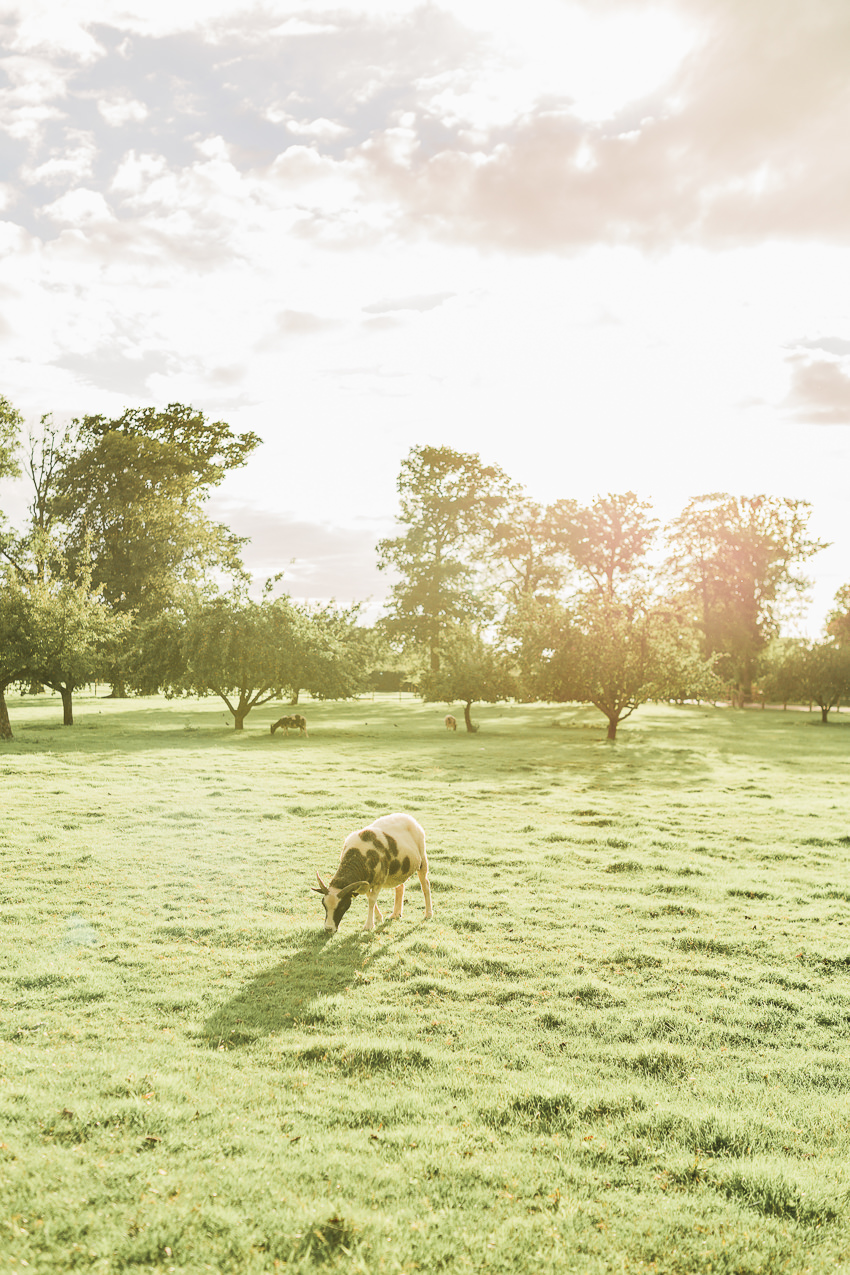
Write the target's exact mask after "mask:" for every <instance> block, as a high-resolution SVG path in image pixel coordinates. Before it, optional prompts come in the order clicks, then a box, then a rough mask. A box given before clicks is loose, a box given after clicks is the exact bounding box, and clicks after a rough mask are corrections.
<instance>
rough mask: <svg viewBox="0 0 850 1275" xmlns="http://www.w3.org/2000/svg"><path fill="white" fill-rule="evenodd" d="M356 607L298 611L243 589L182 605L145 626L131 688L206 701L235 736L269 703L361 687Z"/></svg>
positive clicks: (282, 600) (131, 664)
mask: <svg viewBox="0 0 850 1275" xmlns="http://www.w3.org/2000/svg"><path fill="white" fill-rule="evenodd" d="M357 614H358V608H357V607H353V608H349V609H347V610H346V609H340V608H337V607H335V606H333V605H327V606H323V607H315V608H303V607H302V608H299V607H297V606H295V605H294V604H293V603H292V601H291V599H290V598H288V597H279V598H273V597H272V596H271V592H270V590H267V591H266V593H265V595H264V597H263V599H262V601H259V602H258V601H255V600H254V599H252V598H250V597H248V595H247V593H246V592H245V590H244V589H236V590H234V591H232V592H231V593H229V594H223V595H216V596H210V597H205V598H204V597H201V598H196V599H194V600H190V601H188V602H187V603H186V604H185V606H184V607H183V608H182V609H181V610H179V611H178V610H172V611H169V612H165V613H163V615H161V616H159V617H157V618H156V619H154V620H152V621H150V622H148V624H147V625H145V626H144V627H143V628H142V629H141V630H140V632H139V637H138V640H137V642H136V645H135V647H134V649H133V651H132V653H131V655H130V657H129V660H128V669H129V670H130V673H129V676H130V677H131V679H132V685H134V686H136V687H137V688H138V689H140V690H150V689H152V688H159V687H163V688H164V689H165V690H166V691H167V693H169V694H171V695H206V694H214V695H217V696H219V698H220V699H222V700H223V702H224V703H225V704H226V706H227V708H228V710H229V711H230V712H231V713H232V714H233V719H234V728H235V729H236V730H242V729H243V726H244V722H245V718H246V716H247V715H248V713H250V711H251V710H252V709H253V708H256V707H257V706H258V705H260V704H265V703H267V702H268V701H269V700H271V699H281V698H283V697H287V698H289V697H297V694H298V692H299V690H302V689H303V690H307V691H309V692H310V694H311V695H314V696H316V697H317V698H326V699H330V698H333V699H345V698H347V697H348V696H350V695H353V694H354V693H355V692H356V691H357V690H358V689H359V688H360V686H361V684H362V680H363V677H364V667H365V665H366V663H367V660H368V655H369V653H370V646H369V643H368V641H367V640H366V639H365V637H364V638H361V637H360V635H359V633H358V630H357V628H356V625H355V621H356V618H357Z"/></svg>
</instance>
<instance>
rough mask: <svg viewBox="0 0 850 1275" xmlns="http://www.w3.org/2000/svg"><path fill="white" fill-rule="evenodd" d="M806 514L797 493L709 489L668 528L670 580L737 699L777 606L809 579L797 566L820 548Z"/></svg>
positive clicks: (747, 685) (771, 629) (747, 687)
mask: <svg viewBox="0 0 850 1275" xmlns="http://www.w3.org/2000/svg"><path fill="white" fill-rule="evenodd" d="M810 515H811V506H810V505H809V504H808V503H807V502H806V501H802V500H789V499H784V498H781V497H778V496H729V495H726V494H717V493H714V494H712V495H708V496H699V497H696V498H695V499H694V500H691V501H690V502H689V504H688V505H687V506H686V508H685V509H684V510H683V512H682V513H681V514H680V515H679V517H678V518H677V519H675V521H674V522H673V523H672V525H671V527H670V529H669V533H668V539H669V543H670V548H671V553H670V556H669V558H668V564H667V565H668V570H669V573H670V576H671V579H672V580H673V582H674V585H675V587H676V588H677V589H678V594H679V598H680V600H681V601H682V603H683V604H684V605H685V606H687V608H688V609H689V611H690V614H691V615H692V616H693V619H694V622H695V623H696V625H697V626H698V628H699V630H700V632H701V635H702V648H703V654H704V655H705V656H706V657H708V656H712V655H714V656H717V657H719V658H718V664H717V668H718V672H719V673H720V674H721V676H723V677H725V678H727V679H728V680H731V682H732V683H733V686H734V693H733V698H734V701H735V702H736V703H737V704H742V703H743V702H744V700H745V699H746V698H747V697H748V696H749V695H750V693H751V687H752V680H753V674H754V672H755V668H756V659H757V656H758V654H759V652H760V651H761V650H763V649H764V647H765V645H766V644H767V642H768V640H769V639H770V637H772V636H773V635H774V634H775V633H776V632H777V630H778V613H779V608H780V606H781V605H782V603H783V602H784V601H786V600H787V599H788V598H790V597H791V596H793V595H794V594H800V593H802V592H803V591H804V590H805V588H806V587H807V585H808V583H809V582H808V580H807V579H806V578H805V577H804V576H802V575H800V574H799V571H798V567H799V566H800V564H801V563H803V562H805V561H807V560H808V559H809V558H811V557H812V556H813V555H814V554H816V553H818V552H819V551H820V550H821V549H823V548H824V547H825V546H824V544H823V543H822V542H821V541H818V540H812V539H810V538H809V537H808V535H807V527H808V522H809V517H810Z"/></svg>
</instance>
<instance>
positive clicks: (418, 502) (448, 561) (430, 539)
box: [378, 447, 513, 673]
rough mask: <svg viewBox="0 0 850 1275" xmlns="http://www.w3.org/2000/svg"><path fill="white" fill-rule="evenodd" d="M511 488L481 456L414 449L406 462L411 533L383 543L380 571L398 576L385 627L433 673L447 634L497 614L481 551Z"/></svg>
mask: <svg viewBox="0 0 850 1275" xmlns="http://www.w3.org/2000/svg"><path fill="white" fill-rule="evenodd" d="M512 490H513V489H512V485H511V483H510V481H509V479H508V477H507V475H506V474H504V473H503V472H502V470H501V469H499V468H498V467H497V466H495V465H483V464H482V463H481V458H480V457H479V456H478V455H477V454H476V453H471V452H457V451H454V450H452V448H450V447H414V448H413V449H412V450H411V452H410V454H409V455H408V456H407V458H406V459H405V460H404V461H403V462H402V466H401V471H400V473H399V478H398V492H399V497H400V511H399V521H400V522H401V523H402V524H405V525H406V526H407V531H406V532H405V533H404V535H402V536H398V537H396V538H394V539H391V540H382V541H381V542H380V543H379V545H378V555H379V556H378V565H379V567H380V568H381V569H383V570H387V569H390V568H392V569H394V570H395V571H396V572H397V573H398V575H399V577H400V579H399V580H398V581H397V582H396V583H395V584H393V585H392V586H391V588H390V601H389V604H388V609H387V614H386V616H385V617H384V619H383V621H382V624H383V627H384V630H385V632H386V633H387V634H388V635H389V636H390V637H391V638H393V639H395V640H400V641H402V642H404V643H409V644H412V645H413V646H414V647H418V648H420V649H423V650H424V651H425V652H426V653H427V659H428V663H429V666H430V669H431V671H432V672H434V673H436V672H439V669H440V646H441V642H442V640H443V637H444V635H445V634H446V633H447V632H449V631H451V629H452V628H453V627H455V626H458V625H459V626H461V627H464V626H469V625H471V624H472V625H474V624H475V623H477V622H480V621H482V620H484V619H486V618H488V617H489V616H490V615H491V614H492V611H493V607H492V602H491V599H490V598H488V597H487V596H486V595H485V593H484V591H483V587H482V568H483V559H484V549H485V545H486V543H487V540H488V538H489V536H490V534H491V532H492V529H493V526H494V524H495V522H496V520H497V518H498V515H499V511H500V510H501V509H502V507H503V506H504V504H505V502H506V501H507V499H508V497H509V495H510V494H511V492H512Z"/></svg>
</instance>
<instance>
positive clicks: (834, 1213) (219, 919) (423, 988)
mask: <svg viewBox="0 0 850 1275" xmlns="http://www.w3.org/2000/svg"><path fill="white" fill-rule="evenodd" d="M10 711H11V716H12V726H13V729H14V731H15V740H14V741H12V742H11V743H6V744H2V745H0V812H2V821H0V865H2V913H0V921H2V924H0V943H2V959H0V989H1V990H0V1003H2V1006H3V1009H2V1022H0V1064H2V1066H0V1255H2V1256H0V1275H2V1273H3V1272H5V1271H20V1272H24V1271H26V1272H28V1273H29V1272H33V1271H36V1272H57V1271H67V1270H81V1271H89V1270H90V1271H104V1272H107V1271H108V1272H111V1271H137V1272H145V1271H163V1272H170V1271H176V1272H181V1271H191V1272H195V1271H206V1270H212V1271H222V1272H224V1271H227V1272H248V1273H251V1272H260V1271H275V1270H288V1271H301V1270H303V1271H307V1270H311V1271H312V1270H315V1269H317V1268H319V1269H327V1270H340V1271H346V1272H358V1271H361V1272H363V1271H365V1272H388V1273H390V1272H402V1271H403V1272H412V1271H421V1272H465V1271H487V1272H498V1271H504V1272H529V1275H532V1273H534V1275H541V1273H545V1272H549V1271H553V1272H554V1271H558V1272H568V1271H575V1272H582V1273H584V1272H587V1273H588V1275H594V1273H595V1272H602V1271H618V1272H619V1271H630V1272H639V1271H652V1272H657V1273H659V1275H661V1273H663V1275H673V1273H675V1272H700V1273H703V1272H718V1273H719V1272H723V1273H724V1275H738V1273H741V1275H744V1273H749V1272H753V1273H755V1272H769V1273H770V1275H773V1273H774V1272H789V1273H791V1275H798V1273H799V1275H801V1273H802V1272H812V1273H813V1275H818V1273H820V1272H827V1271H829V1272H847V1271H850V1049H848V1028H849V1027H850V909H848V902H850V872H848V864H849V863H850V800H848V794H850V715H847V716H846V717H845V715H844V714H841V715H839V716H838V717H835V715H833V717H834V720H833V722H831V723H830V725H829V726H827V727H822V726H821V725H820V723H819V721H818V720H817V715H812V716H810V715H809V714H807V713H801V712H787V713H783V712H781V711H767V712H759V711H748V712H745V713H740V712H739V713H736V712H732V711H730V710H728V709H711V708H693V707H688V708H665V707H645V708H643V709H641V710H640V712H639V713H638V714H637V715H636V716H635V717H634V718H633V719H631V721H630V722H629V723H627V724H626V725H625V726H623V727H622V728H621V730H620V737H619V738H618V741H617V743H616V744H615V745H613V746H612V745H609V744H606V742H605V740H604V734H605V730H604V727H605V723H604V721H603V719H602V718H601V717H600V716H599V715H598V714H596V713H594V712H593V711H592V710H586V709H582V708H574V707H563V706H559V707H554V706H545V705H532V706H527V705H516V706H504V705H503V706H494V707H492V708H481V709H480V710H479V712H478V714H477V718H478V720H479V721H480V723H481V731H480V733H479V734H477V735H473V736H468V735H466V734H465V733H464V732H463V731H458V733H457V734H450V733H448V732H446V731H445V729H444V728H443V725H442V719H443V715H444V713H445V711H446V709H445V707H443V706H440V705H422V704H420V703H418V701H414V700H406V701H405V702H404V703H400V702H399V701H398V699H397V698H396V699H392V698H389V697H388V698H385V699H379V700H377V701H375V702H373V701H372V700H371V699H363V700H361V701H359V702H357V703H353V704H313V703H311V702H310V701H309V700H308V701H307V702H306V704H304V705H302V707H301V708H300V709H299V710H298V711H300V712H303V713H304V714H305V716H306V717H307V720H308V723H309V729H310V737H309V738H308V739H302V738H299V737H297V736H292V735H290V737H289V738H283V737H282V736H281V735H280V734H277V735H275V736H274V737H272V736H271V735H270V734H269V724H270V723H271V722H272V721H274V720H275V718H276V717H278V716H280V713H281V712H282V711H285V709H284V708H283V707H282V706H280V705H268V706H267V707H265V708H263V709H260V710H257V711H255V712H254V713H252V714H251V715H250V716H249V718H248V719H247V722H246V729H245V732H244V734H242V735H241V736H240V735H238V734H236V733H235V732H234V731H233V730H232V729H229V728H228V726H227V724H226V721H225V712H224V709H223V707H222V706H219V705H218V703H217V702H216V701H214V700H212V699H210V700H202V701H194V700H193V701H183V702H181V701H172V702H165V701H163V700H159V699H149V700H145V699H142V700H130V701H125V702H120V703H116V702H112V701H108V700H104V699H95V698H94V697H88V698H87V697H85V696H83V697H80V698H79V699H78V700H77V701H76V704H75V716H76V720H77V725H75V726H74V727H72V728H63V727H62V726H61V724H60V723H61V705H60V704H59V701H58V700H57V699H55V698H54V699H51V698H44V699H13V700H12V702H11V705H10ZM393 810H406V811H409V812H410V813H412V814H414V815H415V816H416V817H417V818H418V819H419V820H420V822H421V823H422V824H423V825H424V827H425V829H426V832H427V833H428V838H429V859H430V861H431V882H432V890H433V896H434V907H435V916H434V919H433V920H432V921H430V922H425V921H424V920H423V904H422V895H421V892H420V890H419V886H418V883H417V882H416V878H415V877H414V878H413V879H412V882H411V884H410V887H409V889H408V893H407V899H406V902H405V912H404V917H403V918H402V920H400V921H395V922H392V923H389V922H385V923H384V925H383V926H379V927H378V929H377V930H376V931H375V932H374V933H371V934H367V933H364V932H363V931H362V928H361V927H362V924H363V920H364V918H365V913H366V903H365V900H357V901H356V902H355V904H354V905H353V906H352V908H351V910H350V911H349V913H348V914H347V916H346V918H345V921H344V922H343V925H342V928H341V930H340V933H339V934H338V935H336V936H333V937H331V938H330V939H328V938H326V936H325V935H324V934H323V932H322V928H321V927H322V907H321V903H320V901H319V899H318V896H317V895H314V894H311V893H310V885H311V884H313V883H315V872H316V869H319V871H321V872H322V875H323V876H324V875H325V874H331V873H332V872H333V870H334V868H335V866H336V863H337V861H338V858H339V851H340V847H341V844H342V839H343V837H344V836H345V834H346V833H348V832H350V831H352V830H353V829H355V828H358V827H360V826H362V825H363V824H364V823H367V822H369V820H370V819H372V818H374V817H375V816H376V815H377V814H383V813H387V812H390V811H393ZM384 905H386V910H388V911H389V910H391V906H392V896H391V894H389V893H388V894H386V895H385V896H382V906H384Z"/></svg>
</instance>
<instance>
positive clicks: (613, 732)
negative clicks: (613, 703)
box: [606, 717, 620, 739]
mask: <svg viewBox="0 0 850 1275" xmlns="http://www.w3.org/2000/svg"><path fill="white" fill-rule="evenodd" d="M619 720H620V719H619V718H618V717H609V718H608V734H607V736H606V738H607V739H616V738H617V723H618V721H619Z"/></svg>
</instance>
